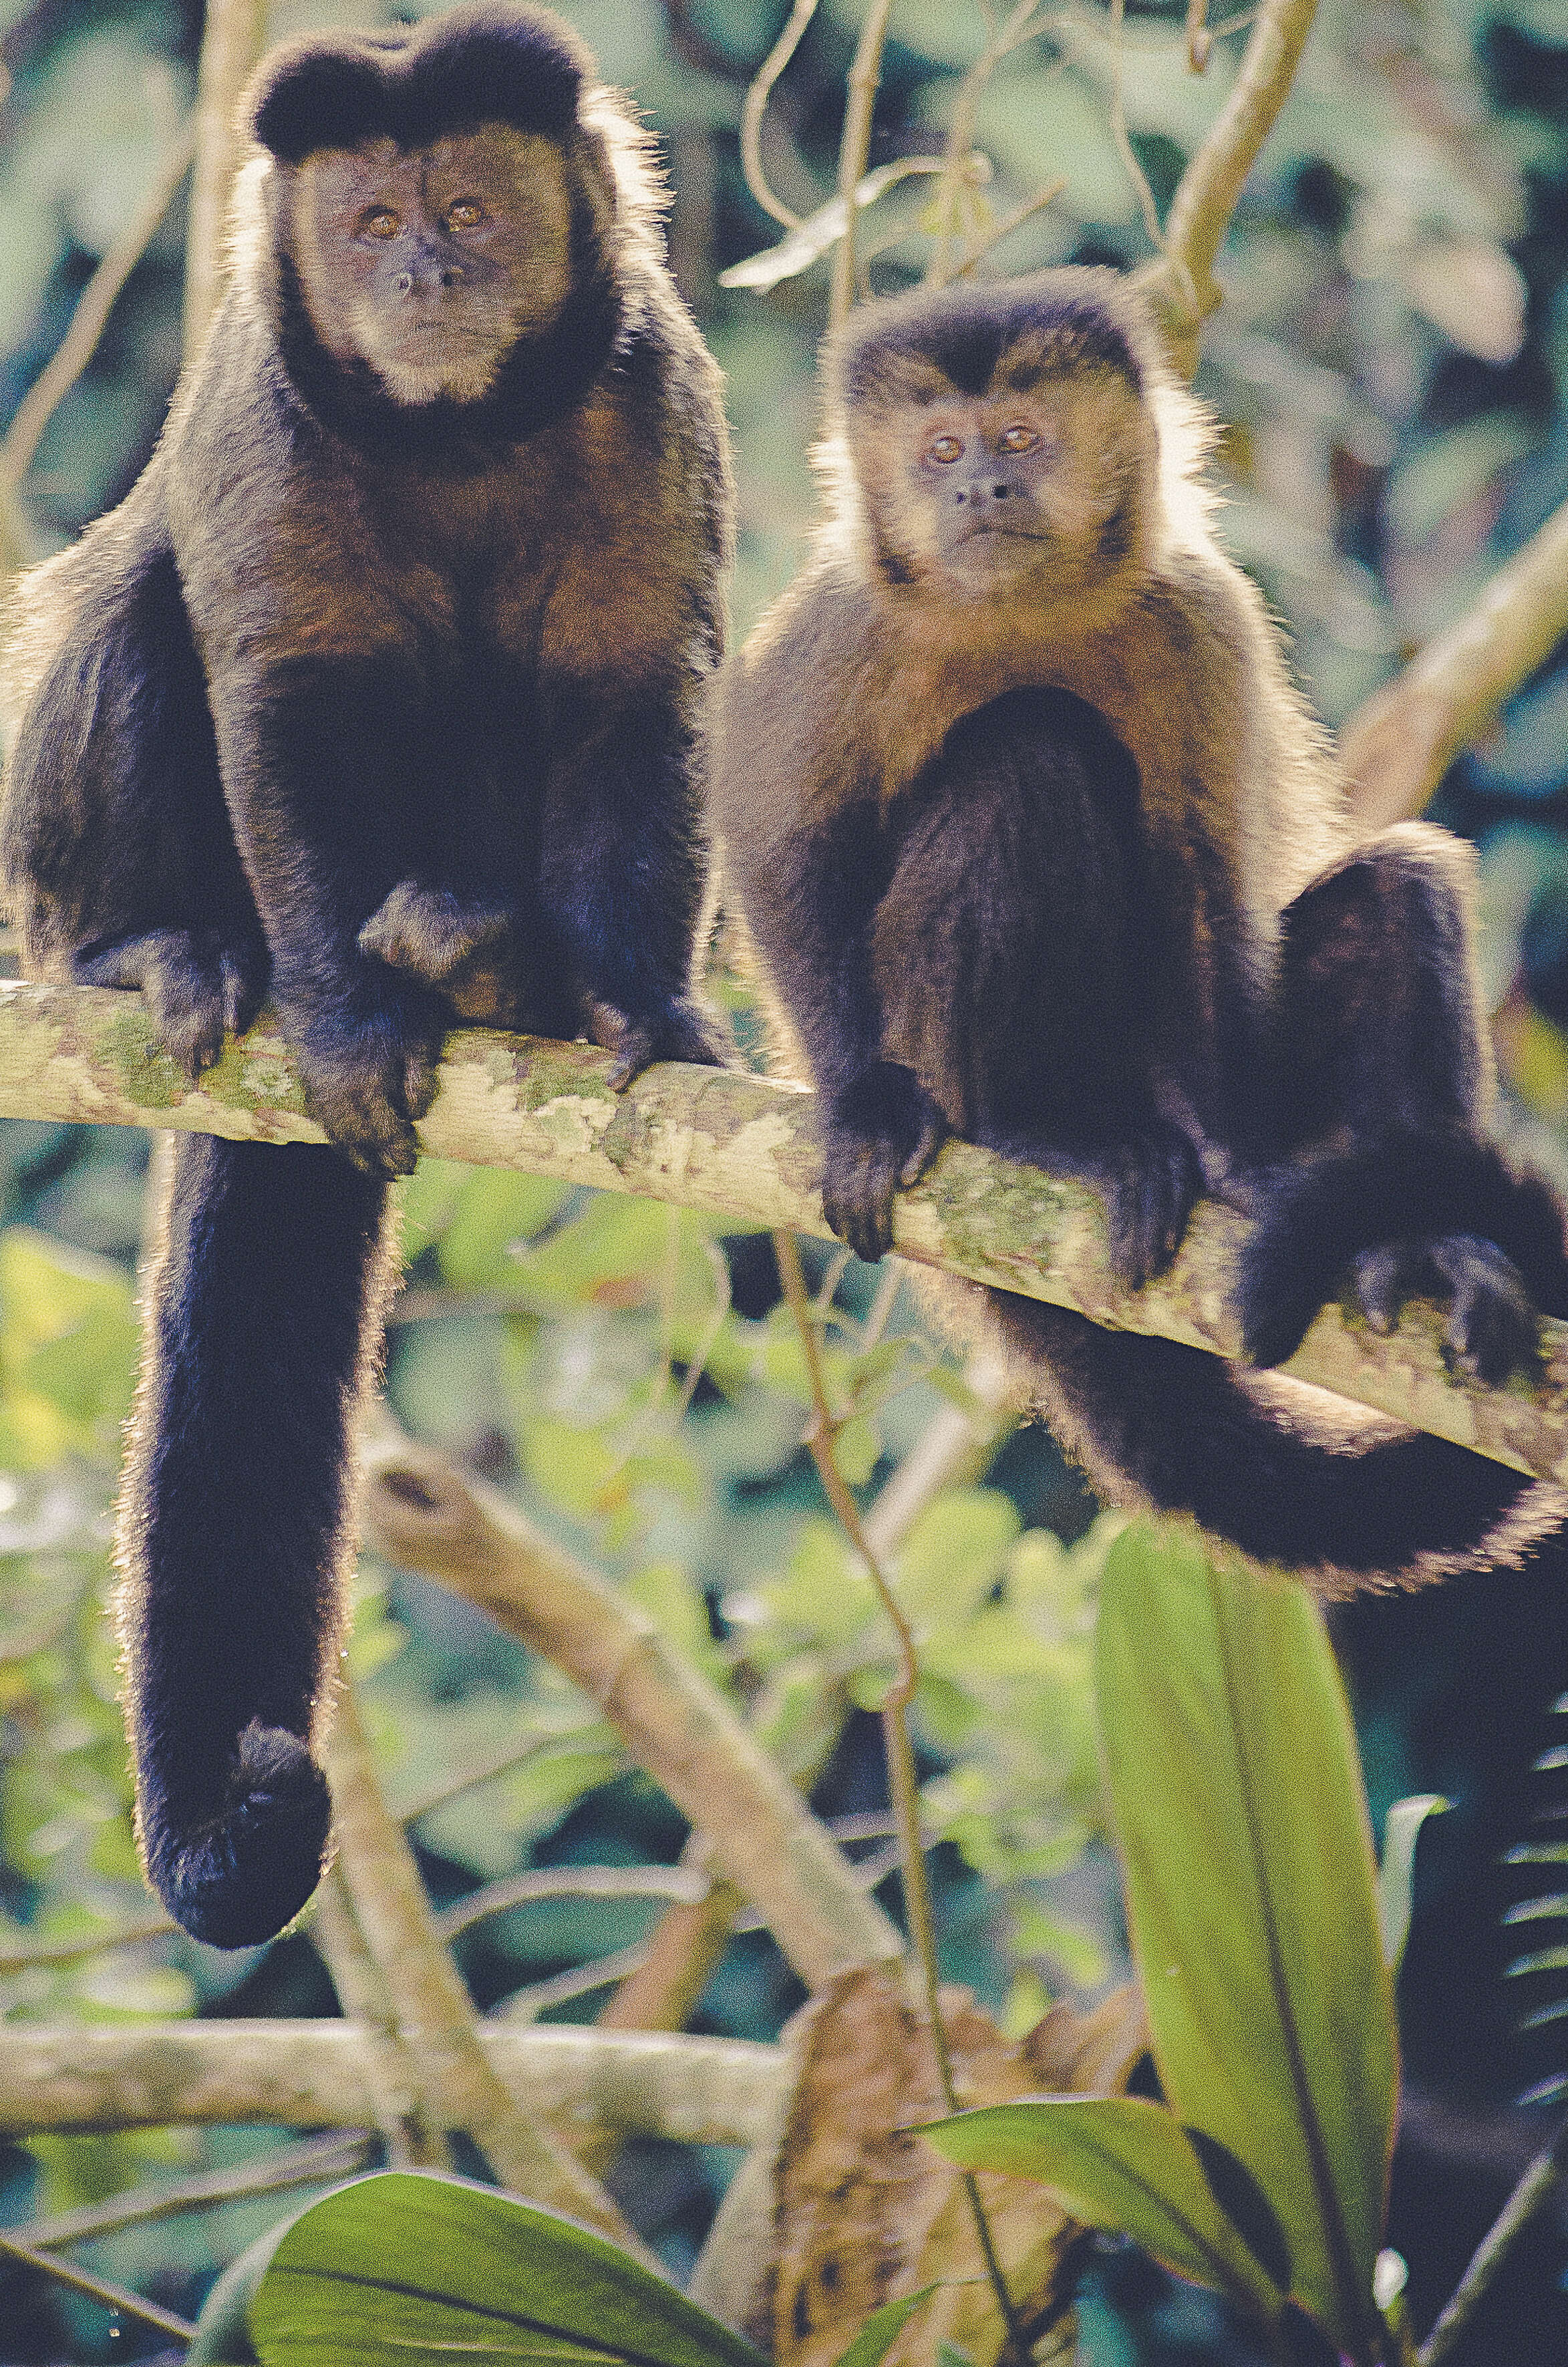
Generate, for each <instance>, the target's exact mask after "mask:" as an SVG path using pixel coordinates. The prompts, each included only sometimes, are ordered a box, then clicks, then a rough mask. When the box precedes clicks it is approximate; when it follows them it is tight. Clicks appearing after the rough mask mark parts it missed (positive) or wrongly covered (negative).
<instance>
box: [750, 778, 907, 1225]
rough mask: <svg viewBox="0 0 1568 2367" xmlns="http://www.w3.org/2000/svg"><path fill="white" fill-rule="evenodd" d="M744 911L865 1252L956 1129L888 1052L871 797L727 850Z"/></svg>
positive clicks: (828, 1208) (879, 863) (841, 1201)
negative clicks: (875, 931) (903, 1190)
mask: <svg viewBox="0 0 1568 2367" xmlns="http://www.w3.org/2000/svg"><path fill="white" fill-rule="evenodd" d="M730 861H731V865H732V867H733V869H734V871H735V873H736V885H737V887H738V888H739V889H740V891H741V896H742V900H743V902H744V907H745V912H746V918H747V921H748V923H749V924H750V927H751V930H752V933H753V934H754V936H755V937H756V941H757V945H758V947H759V950H760V951H761V953H762V956H763V958H764V961H765V962H766V964H767V968H768V970H769V972H770V973H771V975H772V977H773V980H774V982H775V985H776V988H777V991H778V996H779V1000H780V1001H781V1002H782V1003H783V1005H784V1007H785V1009H786V1010H787V1011H788V1013H789V1014H790V1021H791V1024H792V1025H794V1027H795V1028H796V1030H797V1031H798V1033H799V1034H800V1036H801V1040H802V1042H803V1043H804V1045H805V1048H806V1054H807V1057H808V1059H809V1060H810V1063H811V1067H812V1075H813V1077H814V1079H815V1081H816V1084H817V1089H818V1091H819V1093H821V1095H822V1098H823V1129H824V1143H823V1153H824V1157H823V1205H824V1210H825V1212H826V1215H827V1220H828V1222H829V1224H830V1225H831V1226H832V1227H833V1229H834V1231H835V1233H837V1234H838V1236H839V1238H840V1239H841V1240H846V1241H847V1242H848V1244H849V1246H850V1248H851V1249H853V1250H854V1251H855V1253H856V1255H857V1256H858V1257H862V1258H865V1259H867V1260H868V1261H869V1262H870V1263H875V1261H876V1260H877V1259H878V1258H880V1257H881V1256H882V1254H883V1252H884V1251H886V1250H887V1249H888V1248H889V1247H890V1246H891V1243H892V1196H893V1194H894V1192H895V1191H896V1190H897V1189H898V1187H899V1186H900V1185H901V1184H910V1183H915V1181H916V1179H917V1178H918V1177H919V1176H920V1175H921V1174H922V1173H923V1172H925V1170H926V1168H927V1167H928V1166H929V1165H930V1163H931V1161H932V1160H933V1159H934V1158H935V1156H936V1154H937V1150H938V1149H939V1148H940V1146H941V1143H942V1141H943V1138H945V1136H946V1135H947V1133H948V1131H949V1125H948V1119H947V1116H946V1115H945V1114H944V1112H943V1111H942V1109H941V1107H940V1105H939V1104H937V1101H936V1100H935V1099H934V1097H933V1096H932V1095H931V1094H930V1093H928V1092H927V1091H926V1088H925V1086H924V1085H923V1084H922V1083H921V1082H920V1080H919V1078H918V1077H917V1076H916V1075H915V1070H913V1069H912V1068H910V1067H908V1066H907V1065H906V1064H905V1063H904V1062H903V1061H900V1060H890V1059H886V1058H884V1054H883V1036H884V1029H885V1019H886V1014H885V1013H884V1011H883V1008H882V1003H881V996H880V995H879V993H878V991H877V987H876V981H875V976H874V971H873V965H872V946H871V937H872V928H873V923H874V921H875V917H876V911H877V906H878V903H879V902H880V900H881V897H882V896H883V895H884V893H885V892H886V889H887V886H888V880H889V874H890V870H891V855H890V851H889V844H888V833H887V831H886V829H885V827H884V825H883V822H882V821H881V816H880V814H879V812H878V809H877V807H876V804H875V803H874V802H873V801H872V800H871V799H870V798H861V799H858V800H856V801H855V802H853V803H850V804H848V805H845V806H841V807H840V808H839V809H838V810H837V811H836V812H835V813H834V814H832V815H831V816H830V817H829V818H828V819H826V820H825V821H823V822H822V823H820V824H819V825H818V826H817V827H816V828H815V829H812V828H808V827H804V826H802V827H801V829H799V830H798V831H797V832H794V833H793V834H792V835H790V837H788V838H785V839H782V840H779V839H773V838H770V839H769V840H768V841H767V843H766V844H756V843H753V844H750V845H747V844H746V843H745V842H744V840H740V841H738V842H737V843H736V844H733V845H732V846H731V848H730Z"/></svg>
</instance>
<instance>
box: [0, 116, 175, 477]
mask: <svg viewBox="0 0 1568 2367" xmlns="http://www.w3.org/2000/svg"><path fill="white" fill-rule="evenodd" d="M195 144H196V119H195V117H194V116H192V117H191V118H190V119H189V120H188V121H187V123H185V124H184V125H183V126H182V127H181V129H180V130H179V131H178V132H177V133H176V136H175V138H174V140H173V141H172V142H170V144H169V147H168V149H167V151H166V153H165V155H164V157H163V159H162V160H161V162H160V164H159V165H158V168H157V170H156V171H155V172H154V174H153V178H152V180H151V181H150V182H149V183H148V186H147V190H146V194H145V195H144V196H143V198H142V203H141V204H140V206H138V208H137V210H136V211H135V212H134V213H133V214H132V215H131V219H130V221H128V222H127V223H126V225H125V228H124V229H123V230H122V231H121V232H120V233H119V237H118V238H117V239H116V240H115V242H114V243H113V245H112V246H111V247H110V248H109V249H108V253H107V254H106V255H104V257H103V260H102V261H101V262H100V263H99V265H98V267H97V270H96V271H95V272H94V274H93V276H92V277H91V278H90V279H89V280H88V282H87V284H86V286H85V288H84V289H83V290H82V292H81V294H80V296H78V298H77V299H76V308H75V310H74V312H73V313H72V315H71V321H70V325H69V326H68V328H67V329H66V332H65V334H64V335H63V336H62V338H61V340H60V343H59V345H57V346H56V347H55V349H54V351H53V353H52V354H51V356H50V357H49V359H48V361H47V362H45V364H44V366H43V368H42V369H40V372H39V374H38V376H37V378H35V379H34V380H33V382H32V384H31V386H29V387H28V391H27V392H26V394H25V395H24V396H23V397H22V400H21V402H19V403H18V404H17V409H16V413H15V414H14V416H13V418H12V420H11V424H10V425H9V427H7V428H6V436H5V441H4V442H3V443H0V475H3V476H4V477H5V479H6V484H7V486H8V487H13V488H14V487H15V486H17V485H19V484H20V482H21V481H22V479H23V478H24V477H25V476H26V475H27V472H28V469H29V468H30V467H31V465H32V459H33V455H34V453H35V452H36V451H37V450H38V447H39V445H40V442H41V441H42V439H43V431H44V429H45V428H46V427H47V426H48V425H49V423H50V421H51V419H52V418H53V416H54V414H55V413H56V412H57V411H58V410H59V408H60V405H61V404H62V402H63V401H64V400H65V397H66V396H67V395H68V394H69V393H70V391H71V389H72V388H73V387H74V385H75V383H76V380H77V379H79V378H80V377H81V375H82V372H83V371H84V370H85V368H86V367H87V364H88V363H89V362H90V361H91V360H92V358H93V356H94V354H95V353H96V352H97V345H98V339H99V338H100V337H101V336H102V335H103V333H104V330H105V328H106V327H107V326H108V316H109V314H110V313H111V312H112V311H113V310H114V306H115V300H116V298H117V297H118V296H119V291H120V289H122V288H123V287H124V285H125V283H126V281H127V280H128V279H129V278H130V277H131V273H132V272H133V271H134V270H135V268H136V266H137V265H138V264H139V263H140V262H141V260H142V256H143V255H145V253H146V251H147V248H148V246H149V244H150V243H151V242H152V239H153V234H154V232H156V230H157V228H158V225H159V223H160V222H161V221H163V219H164V216H165V214H166V213H167V212H168V210H169V208H170V206H171V205H172V204H173V202H174V196H175V191H176V189H177V188H178V187H179V185H180V183H181V182H182V181H183V180H184V178H185V176H186V175H187V173H188V172H189V170H190V159H191V154H192V152H193V150H194V148H195Z"/></svg>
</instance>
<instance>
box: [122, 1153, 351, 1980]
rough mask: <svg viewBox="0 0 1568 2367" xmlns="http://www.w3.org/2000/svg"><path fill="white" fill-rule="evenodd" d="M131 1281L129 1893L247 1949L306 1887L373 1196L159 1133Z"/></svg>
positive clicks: (297, 1904) (314, 1877)
mask: <svg viewBox="0 0 1568 2367" xmlns="http://www.w3.org/2000/svg"><path fill="white" fill-rule="evenodd" d="M169 1170H170V1172H169V1176H168V1183H167V1189H166V1192H165V1199H164V1204H163V1209H162V1237H161V1244H160V1246H159V1247H158V1249H157V1250H156V1251H155V1253H154V1257H153V1262H152V1265H151V1271H150V1274H149V1276H148V1283H147V1291H146V1297H147V1316H146V1327H145V1344H144V1349H143V1359H142V1380H141V1387H140V1390H139V1393H138V1399H137V1408H136V1413H135V1417H134V1421H133V1424H132V1433H131V1453H130V1457H129V1461H128V1466H127V1478H126V1483H125V1489H124V1493H123V1497H122V1500H121V1504H120V1519H119V1546H118V1557H119V1567H120V1572H121V1581H120V1587H119V1626H120V1636H121V1641H122V1644H123V1648H124V1657H125V1666H126V1672H127V1677H128V1681H129V1682H128V1704H127V1706H128V1716H129V1720H130V1724H131V1734H132V1739H133V1742H134V1748H135V1754H136V1779H137V1780H136V1791H137V1826H138V1832H139V1835H140V1839H141V1843H142V1855H143V1857H144V1860H145V1863H146V1867H147V1873H148V1875H149V1878H150V1879H151V1881H152V1883H153V1886H154V1887H155V1888H156V1890H157V1892H158V1894H159V1896H160V1897H161V1898H162V1899H163V1901H164V1903H165V1906H166V1907H167V1908H168V1910H169V1912H170V1914H171V1915H173V1916H174V1917H175V1918H176V1921H178V1922H179V1923H181V1924H183V1926H184V1927H185V1929H186V1930H187V1931H189V1932H191V1933H192V1934H193V1935H194V1937H196V1938H197V1939H199V1940H205V1941H208V1942H210V1943H211V1944H212V1945H214V1946H216V1947H220V1948H238V1947H246V1946H252V1945H255V1944H256V1943H257V1942H261V1941H263V1940H267V1939H270V1938H271V1937H272V1935H273V1934H274V1933H275V1932H277V1931H281V1930H282V1928H283V1926H284V1925H285V1924H286V1923H288V1922H289V1921H290V1920H291V1918H292V1917H293V1916H295V1915H296V1914H298V1912H299V1910H300V1908H301V1907H302V1906H303V1905H304V1904H305V1901H306V1900H307V1899H308V1898H309V1897H310V1896H311V1893H312V1891H313V1890H314V1888H315V1886H316V1884H317V1883H318V1881H319V1880H320V1878H321V1874H322V1872H323V1868H324V1863H325V1860H326V1854H327V1848H328V1836H329V1831H330V1826H331V1801H330V1799H329V1796H328V1793H327V1785H326V1779H325V1777H324V1775H323V1773H322V1772H321V1769H320V1767H319V1766H318V1765H317V1764H316V1761H315V1759H314V1758H313V1757H312V1741H313V1740H314V1739H315V1738H317V1736H318V1734H319V1730H320V1727H321V1724H322V1721H323V1719H324V1715H325V1712H326V1710H327V1708H328V1706H329V1704H330V1694H331V1689H332V1682H333V1673H334V1669H335V1661H336V1656H337V1650H338V1646H339V1642H340V1635H341V1626H342V1606H343V1601H344V1587H345V1580H346V1577H347V1568H348V1566H349V1565H350V1562H351V1557H352V1553H353V1546H354V1535H353V1509H354V1508H353V1472H354V1453H353V1448H354V1434H353V1433H354V1424H355V1418H356V1412H357V1409H358V1405H359V1402H360V1399H361V1398H362V1396H363V1394H364V1391H365V1389H366V1387H367V1385H368V1383H369V1378H370V1376H371V1374H372V1372H373V1369H374V1365H375V1362H376V1358H377V1355H378V1353H379V1350H380V1344H381V1330H382V1317H383V1314H384V1311H385V1298H386V1294H387V1290H388V1288H389V1286H390V1280H391V1258H390V1251H389V1246H388V1242H387V1226H386V1222H385V1210H386V1186H385V1184H384V1183H380V1182H377V1181H373V1180H371V1179H369V1178H368V1177H366V1176H364V1175H361V1174H359V1173H358V1172H357V1171H356V1170H355V1169H353V1168H352V1167H350V1166H349V1164H348V1163H347V1161H346V1160H344V1159H341V1158H339V1157H338V1155H337V1154H336V1152H335V1151H332V1150H317V1149H312V1148H306V1147H303V1146H297V1145H296V1146H290V1147H289V1148H287V1149H277V1148H273V1147H271V1146H267V1145H264V1144H259V1143H238V1142H223V1141H219V1140H216V1139H214V1138H210V1137H208V1136H203V1135H181V1136H179V1137H178V1138H176V1142H175V1144H174V1146H173V1158H172V1160H171V1161H170V1162H169Z"/></svg>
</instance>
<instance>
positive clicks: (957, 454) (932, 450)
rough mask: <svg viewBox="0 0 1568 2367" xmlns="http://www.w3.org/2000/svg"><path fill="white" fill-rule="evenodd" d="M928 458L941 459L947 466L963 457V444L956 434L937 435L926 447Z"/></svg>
mask: <svg viewBox="0 0 1568 2367" xmlns="http://www.w3.org/2000/svg"><path fill="white" fill-rule="evenodd" d="M926 459H928V460H939V461H940V462H941V463H942V466H943V467H944V468H947V467H948V466H949V465H950V463H951V462H952V461H954V460H961V459H963V446H962V444H961V443H960V441H959V438H958V437H957V436H935V437H934V438H933V439H932V441H931V443H930V444H929V445H928V446H927V447H926Z"/></svg>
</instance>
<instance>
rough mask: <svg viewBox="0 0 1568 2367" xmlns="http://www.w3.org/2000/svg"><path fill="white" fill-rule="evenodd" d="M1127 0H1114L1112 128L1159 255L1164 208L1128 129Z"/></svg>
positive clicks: (1111, 29) (1150, 236)
mask: <svg viewBox="0 0 1568 2367" xmlns="http://www.w3.org/2000/svg"><path fill="white" fill-rule="evenodd" d="M1123 15H1124V0H1110V130H1111V137H1112V139H1113V140H1114V141H1115V142H1116V147H1117V153H1118V154H1119V157H1120V158H1121V162H1122V166H1123V169H1124V170H1125V172H1126V174H1127V177H1128V179H1129V180H1130V181H1131V184H1132V187H1133V189H1134V191H1135V193H1136V195H1137V198H1138V203H1139V205H1140V207H1141V208H1142V214H1143V227H1144V229H1145V230H1146V231H1147V232H1148V233H1149V243H1150V245H1151V246H1152V247H1153V249H1154V251H1155V253H1156V254H1158V255H1163V254H1164V253H1165V232H1164V231H1163V230H1162V229H1161V228H1160V210H1159V208H1158V206H1156V205H1155V203H1154V192H1153V189H1152V188H1151V187H1149V176H1148V175H1147V174H1146V173H1145V172H1144V170H1143V167H1142V164H1140V163H1139V162H1138V153H1137V151H1136V149H1135V148H1134V147H1133V145H1132V141H1131V136H1130V134H1129V132H1128V129H1127V102H1126V99H1125V96H1124V95H1123V92H1122V87H1121V32H1122V18H1123Z"/></svg>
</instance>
